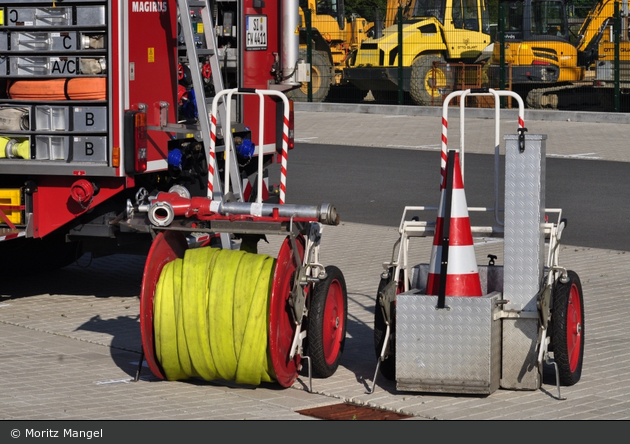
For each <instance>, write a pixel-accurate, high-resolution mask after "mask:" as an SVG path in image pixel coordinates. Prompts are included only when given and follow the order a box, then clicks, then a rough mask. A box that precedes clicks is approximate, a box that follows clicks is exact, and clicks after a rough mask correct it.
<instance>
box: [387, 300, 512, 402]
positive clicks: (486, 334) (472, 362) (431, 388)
mask: <svg viewBox="0 0 630 444" xmlns="http://www.w3.org/2000/svg"><path fill="white" fill-rule="evenodd" d="M500 298H501V293H499V292H492V293H490V294H488V295H486V296H482V297H452V296H450V297H449V296H447V297H446V306H447V308H444V309H438V308H436V305H437V299H438V297H437V296H427V295H424V294H419V293H417V290H412V291H409V292H405V293H401V294H399V295H398V296H397V297H396V388H397V389H398V390H403V391H404V390H407V391H419V392H434V393H468V394H491V393H493V392H494V391H495V390H497V388H498V387H499V380H500V374H501V321H500V319H497V317H496V316H494V315H495V314H496V312H497V311H498V310H499V307H498V306H497V303H496V302H497V300H499V299H500Z"/></svg>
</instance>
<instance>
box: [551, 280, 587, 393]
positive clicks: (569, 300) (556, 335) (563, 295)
mask: <svg viewBox="0 0 630 444" xmlns="http://www.w3.org/2000/svg"><path fill="white" fill-rule="evenodd" d="M568 278H569V281H568V282H567V283H562V282H560V281H558V282H557V283H556V285H555V288H554V292H553V308H552V310H553V311H552V315H551V324H552V325H551V335H552V336H551V345H552V347H553V355H554V361H555V362H556V364H557V365H558V373H559V376H560V381H559V382H560V384H561V385H565V386H571V385H574V384H575V383H577V382H578V381H579V380H580V377H581V376H582V361H583V358H584V296H583V294H582V283H581V282H580V278H579V277H578V275H577V274H576V273H575V272H574V271H571V270H569V271H568Z"/></svg>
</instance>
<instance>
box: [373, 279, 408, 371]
mask: <svg viewBox="0 0 630 444" xmlns="http://www.w3.org/2000/svg"><path fill="white" fill-rule="evenodd" d="M393 277H394V269H393V268H390V270H389V276H388V277H387V278H381V281H380V283H379V284H378V291H377V293H376V298H377V301H376V307H375V308H374V351H375V353H376V358H377V359H378V358H379V357H380V356H381V350H382V349H383V343H384V342H385V331H386V329H387V324H385V318H384V316H383V311H382V310H381V307H380V302H379V301H378V298H379V294H380V293H381V291H383V289H384V288H385V286H386V285H387V284H389V283H390V282H391V280H392V279H393ZM401 292H402V289H401V288H400V286H399V287H398V288H397V289H396V294H399V293H401ZM390 314H391V317H392V321H391V328H390V332H389V347H388V349H387V350H386V351H385V360H384V361H383V362H381V366H380V371H381V374H382V375H383V376H384V377H385V379H389V380H390V381H393V380H395V379H396V303H395V302H392V305H391V307H390Z"/></svg>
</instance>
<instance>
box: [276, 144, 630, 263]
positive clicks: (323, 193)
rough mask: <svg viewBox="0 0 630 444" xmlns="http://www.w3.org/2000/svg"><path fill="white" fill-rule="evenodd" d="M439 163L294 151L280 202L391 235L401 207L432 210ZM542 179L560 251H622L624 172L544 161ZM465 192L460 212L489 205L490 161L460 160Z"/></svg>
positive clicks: (299, 147)
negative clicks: (562, 223) (329, 208)
mask: <svg viewBox="0 0 630 444" xmlns="http://www.w3.org/2000/svg"><path fill="white" fill-rule="evenodd" d="M439 155H440V154H439V151H424V150H404V149H392V148H386V149H385V148H377V147H357V146H338V145H324V144H307V143H298V144H296V149H295V150H293V151H292V152H291V162H290V164H289V165H288V179H287V190H288V191H287V202H289V203H291V202H299V203H300V204H304V205H318V204H320V203H324V202H326V203H331V204H333V205H335V206H336V208H337V211H338V213H339V214H340V218H341V221H342V222H343V221H347V222H359V223H366V224H371V225H385V226H391V227H395V226H398V224H399V223H400V218H401V216H402V212H403V209H404V207H405V206H406V205H427V206H437V204H438V202H439V197H440V193H439V180H440V178H439V177H440V176H439V174H440V170H439V165H440V164H439ZM502 163H503V161H501V164H502ZM546 172H547V174H546V205H545V206H546V207H547V208H562V210H563V217H565V218H567V221H568V223H567V229H566V230H565V232H564V234H563V240H562V242H563V243H564V244H565V245H574V246H582V247H591V248H603V249H613V250H623V251H630V230H628V227H629V225H630V207H629V206H628V204H627V203H628V202H629V201H630V164H628V163H627V162H610V161H598V162H593V161H588V160H579V159H566V158H547V164H546ZM272 174H273V173H272ZM272 177H273V175H272ZM465 188H466V199H467V203H468V206H486V207H489V206H493V205H494V156H491V155H484V154H470V153H469V154H466V160H465ZM474 217H477V216H474ZM472 218H473V215H472V214H471V223H473V224H487V223H493V220H492V218H490V219H488V218H479V220H478V221H477V220H473V219H472Z"/></svg>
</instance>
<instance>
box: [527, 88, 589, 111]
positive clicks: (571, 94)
mask: <svg viewBox="0 0 630 444" xmlns="http://www.w3.org/2000/svg"><path fill="white" fill-rule="evenodd" d="M592 89H593V85H592V83H590V82H588V83H575V84H570V85H560V86H553V87H549V88H537V89H532V90H531V91H529V93H527V97H526V99H525V103H526V104H527V108H532V109H575V108H577V107H583V106H592V105H597V104H598V103H599V102H598V101H597V98H596V97H595V95H594V94H589V92H590V90H592ZM576 90H583V91H580V92H579V93H578V94H576V92H577V91H576Z"/></svg>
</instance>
